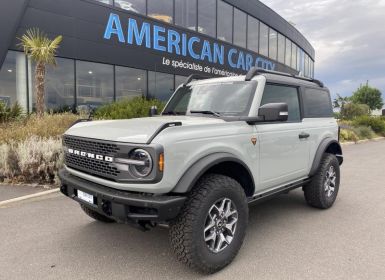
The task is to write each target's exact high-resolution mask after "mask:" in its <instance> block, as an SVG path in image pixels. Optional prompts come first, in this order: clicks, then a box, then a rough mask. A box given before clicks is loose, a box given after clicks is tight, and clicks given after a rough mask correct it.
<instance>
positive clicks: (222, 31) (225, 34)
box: [217, 1, 233, 43]
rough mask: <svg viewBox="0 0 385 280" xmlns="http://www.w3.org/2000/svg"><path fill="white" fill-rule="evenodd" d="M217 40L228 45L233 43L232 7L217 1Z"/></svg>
mask: <svg viewBox="0 0 385 280" xmlns="http://www.w3.org/2000/svg"><path fill="white" fill-rule="evenodd" d="M217 28H218V30H217V38H218V39H220V40H223V41H226V42H229V43H232V41H233V7H232V6H231V5H229V4H227V3H225V2H223V1H218V24H217Z"/></svg>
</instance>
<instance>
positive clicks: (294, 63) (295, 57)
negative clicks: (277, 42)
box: [291, 43, 297, 69]
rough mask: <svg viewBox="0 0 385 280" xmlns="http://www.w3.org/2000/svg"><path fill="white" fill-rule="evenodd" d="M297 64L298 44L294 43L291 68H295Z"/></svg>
mask: <svg viewBox="0 0 385 280" xmlns="http://www.w3.org/2000/svg"><path fill="white" fill-rule="evenodd" d="M296 64H297V45H296V44H294V43H293V44H292V48H291V68H293V69H295V67H296Z"/></svg>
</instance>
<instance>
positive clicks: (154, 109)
mask: <svg viewBox="0 0 385 280" xmlns="http://www.w3.org/2000/svg"><path fill="white" fill-rule="evenodd" d="M148 115H149V116H150V117H153V116H155V115H158V108H157V107H156V106H151V108H150V111H149V112H148Z"/></svg>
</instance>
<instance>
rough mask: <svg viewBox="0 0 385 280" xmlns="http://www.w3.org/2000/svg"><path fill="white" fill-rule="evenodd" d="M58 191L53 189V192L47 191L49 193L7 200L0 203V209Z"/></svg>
mask: <svg viewBox="0 0 385 280" xmlns="http://www.w3.org/2000/svg"><path fill="white" fill-rule="evenodd" d="M59 191H60V189H59V188H57V189H53V190H49V191H44V192H39V193H35V194H30V195H25V196H20V197H16V198H12V199H9V200H4V201H0V207H2V206H6V205H9V204H12V203H15V202H19V201H24V200H28V199H31V198H36V197H40V196H45V195H48V194H52V193H56V192H59Z"/></svg>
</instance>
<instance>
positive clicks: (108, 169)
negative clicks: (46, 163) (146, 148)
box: [63, 135, 120, 180]
mask: <svg viewBox="0 0 385 280" xmlns="http://www.w3.org/2000/svg"><path fill="white" fill-rule="evenodd" d="M63 144H64V146H65V147H66V148H71V149H74V150H78V151H82V152H86V153H93V154H96V155H103V156H109V157H115V155H116V154H117V152H118V151H119V147H118V145H116V144H112V143H106V142H102V141H100V142H99V141H97V140H86V139H82V138H77V137H73V136H68V135H66V136H64V137H63ZM65 164H66V165H67V166H68V167H70V168H73V169H76V170H79V171H83V172H86V173H88V174H92V175H97V176H99V177H102V178H107V179H113V180H115V179H116V177H117V176H118V175H119V173H120V171H119V170H118V169H117V168H116V167H114V166H111V163H109V162H106V161H104V160H98V159H95V158H89V157H83V156H80V155H75V154H70V153H68V152H67V151H66V152H65Z"/></svg>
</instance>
